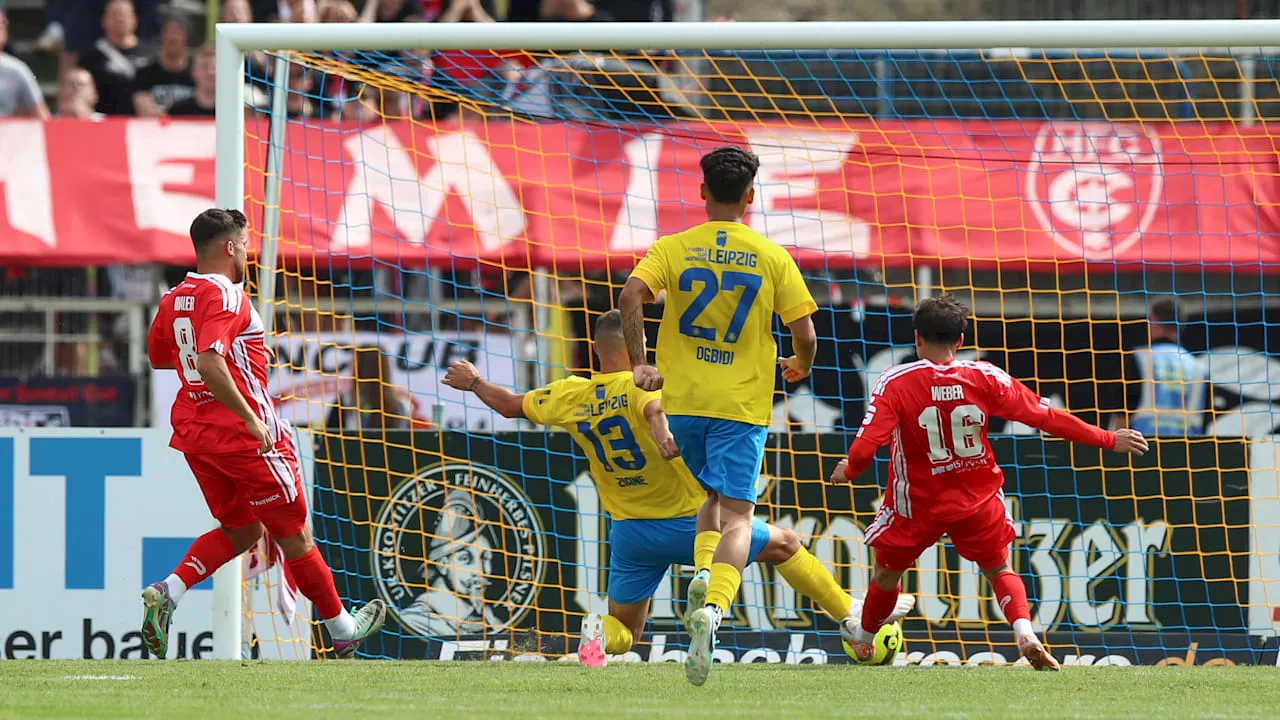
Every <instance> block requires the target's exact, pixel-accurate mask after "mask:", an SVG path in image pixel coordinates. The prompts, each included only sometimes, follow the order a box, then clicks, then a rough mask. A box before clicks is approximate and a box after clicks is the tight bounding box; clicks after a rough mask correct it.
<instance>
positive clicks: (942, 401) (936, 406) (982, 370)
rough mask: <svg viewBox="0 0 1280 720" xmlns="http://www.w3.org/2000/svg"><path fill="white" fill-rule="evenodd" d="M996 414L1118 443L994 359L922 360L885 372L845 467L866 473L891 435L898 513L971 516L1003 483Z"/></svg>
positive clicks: (892, 502)
mask: <svg viewBox="0 0 1280 720" xmlns="http://www.w3.org/2000/svg"><path fill="white" fill-rule="evenodd" d="M993 415H995V416H999V417H1002V418H1005V419H1006V420H1017V421H1019V422H1023V423H1026V424H1027V425H1030V426H1032V427H1038V428H1040V429H1042V430H1046V431H1048V432H1051V433H1053V434H1055V435H1058V436H1059V437H1063V438H1065V439H1067V440H1071V441H1073V442H1081V443H1086V444H1089V445H1094V446H1097V447H1103V448H1106V449H1112V448H1114V447H1115V433H1111V432H1107V431H1105V430H1102V429H1101V428H1097V427H1094V426H1092V425H1088V424H1086V423H1084V422H1083V421H1081V420H1079V419H1078V418H1076V417H1075V416H1073V415H1070V414H1068V413H1065V412H1062V411H1059V410H1055V409H1053V408H1051V407H1049V403H1048V401H1046V400H1042V399H1041V398H1040V397H1039V396H1038V395H1036V394H1035V393H1033V392H1032V391H1031V390H1030V388H1028V387H1027V386H1026V385H1023V384H1022V383H1020V382H1018V381H1017V380H1014V379H1013V378H1011V377H1009V375H1008V373H1006V372H1005V371H1003V370H1001V369H1000V368H998V367H996V366H995V365H992V364H991V363H987V362H968V361H954V362H951V363H950V364H947V365H939V364H937V363H934V362H931V361H929V360H917V361H916V362H913V363H907V364H905V365H898V366H895V367H892V368H890V369H888V370H886V371H885V372H884V374H882V375H881V376H880V381H879V382H878V383H877V384H876V386H875V388H874V389H873V390H872V392H871V402H870V404H869V405H868V407H867V414H866V416H865V417H864V418H863V420H862V427H860V428H859V429H858V435H857V438H856V439H855V440H854V443H853V446H852V447H851V448H850V450H849V468H848V470H847V471H846V475H847V476H848V477H849V478H850V479H852V478H854V477H857V476H858V475H860V474H862V472H863V471H865V470H866V468H867V466H869V465H870V462H871V456H872V455H874V454H875V451H876V449H877V448H879V447H880V446H881V445H884V444H885V443H886V442H889V441H891V440H892V447H891V448H890V461H889V489H888V491H887V492H886V493H885V502H886V503H887V504H888V505H889V507H890V508H892V509H893V511H894V513H896V514H898V515H901V516H902V517H907V518H917V519H920V520H927V521H932V522H943V523H945V522H949V521H951V520H958V519H960V518H964V517H967V516H968V515H969V514H971V513H973V512H974V511H975V510H977V509H978V508H979V507H981V505H982V503H984V502H985V501H986V500H988V499H989V498H990V497H992V496H993V495H995V494H996V493H997V492H999V491H1000V488H1001V487H1003V486H1004V473H1003V472H1002V471H1001V469H1000V466H999V465H998V464H996V459H995V455H994V454H993V453H992V451H991V444H990V443H989V442H987V428H988V425H989V421H990V418H991V417H992V416H993Z"/></svg>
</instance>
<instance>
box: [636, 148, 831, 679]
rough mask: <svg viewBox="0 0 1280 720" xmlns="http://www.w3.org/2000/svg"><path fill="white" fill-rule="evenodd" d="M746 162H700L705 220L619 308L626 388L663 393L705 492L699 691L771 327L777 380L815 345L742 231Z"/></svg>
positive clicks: (747, 501) (768, 391) (755, 426)
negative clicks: (650, 317) (654, 340)
mask: <svg viewBox="0 0 1280 720" xmlns="http://www.w3.org/2000/svg"><path fill="white" fill-rule="evenodd" d="M759 167H760V161H759V160H758V159H757V158H756V156H755V155H753V154H752V153H749V152H747V151H745V150H742V149H740V148H736V147H721V148H718V149H716V150H713V151H711V152H710V153H708V154H706V155H705V156H703V158H702V199H703V200H704V201H706V204H707V219H708V222H706V223H703V224H702V225H699V226H697V227H695V228H691V229H689V230H686V231H685V232H682V233H679V234H676V235H668V236H666V237H662V238H659V240H658V241H657V242H656V243H654V245H653V247H651V248H649V252H648V253H647V254H646V255H645V257H644V259H643V260H641V261H640V262H639V264H637V265H636V268H635V270H634V271H632V273H631V277H630V278H629V279H628V280H627V284H626V287H624V288H623V290H622V295H621V297H620V298H619V301H618V304H619V306H620V308H621V310H622V327H623V332H624V334H625V336H626V342H627V352H628V356H629V359H630V361H631V367H632V368H633V379H634V382H635V384H636V385H637V387H639V388H641V389H643V390H657V389H659V388H662V391H663V392H662V409H663V410H664V411H665V412H666V414H667V415H668V416H669V417H670V427H671V432H672V434H673V435H674V436H675V441H676V445H677V446H678V447H679V451H680V454H681V456H682V457H683V458H684V461H685V463H686V464H687V465H688V467H689V469H690V470H692V471H693V474H694V476H696V477H697V478H698V481H699V482H700V483H701V484H702V486H703V487H704V488H706V489H707V491H708V495H707V503H706V504H707V510H706V512H705V513H703V514H702V517H704V518H707V519H708V522H707V524H705V525H702V526H700V527H699V528H698V529H699V531H700V532H699V533H698V537H697V540H696V543H697V544H698V546H699V547H703V546H709V547H714V548H715V550H714V559H713V562H712V565H711V568H710V571H709V572H707V573H700V574H699V576H696V577H695V578H694V581H693V582H692V583H691V584H690V589H689V602H690V605H691V606H692V607H696V606H698V605H702V604H703V603H705V607H701V608H699V609H697V610H695V611H693V612H692V613H691V614H690V615H689V618H688V622H687V625H688V631H689V657H688V660H687V661H686V663H685V674H686V676H687V677H688V678H689V682H691V683H693V684H694V685H701V684H703V683H704V682H706V680H707V675H708V674H709V673H710V672H711V660H712V658H711V651H712V646H713V643H714V638H715V633H716V630H717V629H718V628H719V626H720V619H721V618H722V617H723V615H724V613H725V612H726V611H727V610H728V609H729V605H730V604H731V603H732V602H733V599H734V597H736V596H737V594H738V588H739V586H740V585H741V583H742V568H743V567H744V566H745V565H746V563H747V559H748V557H749V553H750V546H751V519H752V518H753V517H754V516H755V498H756V481H757V479H758V478H759V476H760V468H761V462H762V461H763V459H764V443H765V438H766V435H767V433H768V429H769V422H770V420H771V419H772V415H773V387H774V374H775V371H774V362H775V360H774V359H775V358H776V357H777V352H778V347H777V343H775V342H774V339H773V317H774V315H777V316H778V317H779V318H781V320H782V323H783V324H784V325H786V326H787V327H789V328H790V329H791V339H792V346H793V347H794V348H795V355H794V356H792V357H787V358H782V359H781V360H780V361H779V362H781V365H782V376H783V378H784V379H786V380H787V381H788V382H796V381H799V380H802V379H804V378H806V377H808V376H809V371H810V369H811V368H812V366H813V357H814V354H815V353H816V352H817V347H818V339H817V335H816V334H815V332H814V329H813V320H812V318H811V317H810V316H811V315H812V314H813V313H814V312H816V311H817V309H818V306H817V305H815V304H814V302H813V297H812V296H811V295H810V294H809V290H808V288H807V287H805V284H804V279H803V278H802V277H801V276H800V269H799V268H798V267H796V263H795V260H793V259H792V258H791V256H790V255H789V254H787V251H786V250H783V249H782V248H781V247H779V246H777V245H774V244H773V243H772V242H770V241H769V240H768V239H767V238H765V237H763V236H762V235H760V234H759V233H756V232H754V231H752V230H751V228H749V227H747V226H746V225H744V224H743V222H742V221H743V219H744V218H745V217H746V214H747V208H748V207H750V205H751V202H752V201H753V200H754V199H755V188H754V187H752V186H753V184H754V182H755V177H756V171H757V170H758V169H759ZM663 291H665V292H666V305H665V307H664V309H663V313H662V322H661V324H660V325H659V327H658V352H657V355H658V363H657V364H658V366H657V368H653V367H650V366H649V365H648V364H647V363H646V360H645V338H644V318H643V315H642V313H641V305H642V304H643V303H645V302H653V301H655V300H656V296H657V294H658V293H659V292H663Z"/></svg>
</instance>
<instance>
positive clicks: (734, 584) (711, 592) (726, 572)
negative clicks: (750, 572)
mask: <svg viewBox="0 0 1280 720" xmlns="http://www.w3.org/2000/svg"><path fill="white" fill-rule="evenodd" d="M741 585H742V573H740V572H738V569H737V568H735V567H734V566H732V565H730V564H729V563H712V564H711V582H709V583H707V604H708V605H715V606H717V607H719V608H720V610H721V611H722V612H725V613H726V614H727V613H728V611H729V606H730V605H731V604H733V599H734V598H735V597H737V596H738V587H739V586H741Z"/></svg>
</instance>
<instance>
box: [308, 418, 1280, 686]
mask: <svg viewBox="0 0 1280 720" xmlns="http://www.w3.org/2000/svg"><path fill="white" fill-rule="evenodd" d="M318 442H319V446H318V447H317V449H316V470H315V479H316V484H317V487H316V494H315V497H316V503H315V518H314V520H315V532H316V537H317V541H318V542H319V543H320V544H321V546H322V548H323V549H324V551H325V554H326V557H328V558H329V560H330V562H331V563H332V564H333V566H334V569H335V573H336V575H337V577H338V578H339V589H340V591H341V592H342V593H343V594H344V595H345V596H346V598H347V599H348V600H350V601H353V602H354V601H367V600H370V599H372V598H374V597H380V598H382V599H384V600H385V601H386V602H387V603H388V605H389V607H390V608H391V612H390V615H389V620H388V624H387V629H386V630H385V631H384V632H383V633H382V634H381V636H380V637H379V638H378V640H377V641H375V642H374V643H373V644H372V645H371V646H369V648H368V651H369V652H370V653H371V654H373V655H381V656H386V657H393V658H443V659H450V658H458V659H461V658H486V659H501V658H509V657H515V656H527V657H529V658H533V657H539V658H545V659H556V658H557V657H565V656H568V655H569V654H570V653H572V652H573V651H574V650H576V646H577V633H578V625H579V623H580V621H581V618H582V617H583V615H584V614H585V613H587V612H601V613H603V612H606V610H607V600H606V588H607V583H608V577H607V575H608V573H607V567H608V544H607V538H608V522H607V520H606V518H605V517H604V515H603V513H602V511H601V509H600V504H599V501H598V496H597V493H596V490H595V486H594V484H593V483H592V481H591V479H590V477H589V476H588V475H587V474H586V470H587V463H586V461H585V458H584V457H582V456H581V455H580V453H578V452H577V451H576V450H575V449H574V448H573V447H572V445H571V441H570V438H569V437H568V436H567V435H565V434H563V433H523V434H515V433H502V434H498V435H483V436H481V435H466V434H459V433H434V432H420V433H415V434H411V433H388V434H387V435H386V436H385V437H384V436H383V435H381V434H377V435H367V436H365V437H363V438H361V437H358V436H347V437H341V436H336V435H335V436H328V437H325V438H319V439H318ZM993 446H994V449H995V452H996V456H997V459H998V460H999V462H1000V463H1001V465H1002V466H1004V467H1005V468H1006V469H1007V483H1006V488H1005V490H1006V493H1007V496H1008V502H1009V505H1010V511H1011V515H1012V517H1013V519H1014V521H1015V524H1016V526H1017V529H1018V538H1017V540H1015V542H1014V548H1013V550H1014V552H1013V559H1012V562H1013V564H1014V566H1015V568H1016V569H1017V570H1018V571H1019V572H1020V573H1021V574H1022V575H1023V577H1024V578H1025V580H1026V582H1027V583H1028V588H1029V591H1030V593H1029V594H1030V599H1031V603H1032V612H1033V622H1035V623H1036V624H1037V626H1038V627H1041V628H1043V629H1044V631H1045V632H1046V633H1047V634H1048V638H1049V640H1050V642H1051V644H1053V645H1054V646H1055V648H1056V651H1057V652H1058V654H1059V655H1060V656H1065V657H1067V658H1068V662H1074V664H1154V663H1157V662H1160V661H1161V660H1166V659H1168V662H1178V663H1182V664H1185V663H1188V662H1191V663H1193V664H1206V663H1209V662H1217V663H1222V662H1228V661H1229V662H1232V663H1247V664H1252V663H1259V662H1275V652H1274V650H1275V649H1274V648H1273V647H1271V644H1273V643H1271V644H1257V643H1258V642H1260V641H1255V640H1251V639H1250V638H1251V636H1250V634H1249V632H1248V631H1249V618H1248V616H1247V613H1246V610H1247V608H1248V606H1249V605H1250V603H1251V599H1250V562H1251V559H1250V552H1251V547H1250V529H1249V528H1250V522H1251V516H1250V478H1249V474H1248V463H1247V458H1246V454H1247V453H1246V450H1247V447H1246V445H1245V443H1244V442H1243V441H1238V440H1211V439H1203V440H1197V441H1191V442H1185V441H1160V442H1158V443H1156V444H1155V449H1154V451H1153V452H1152V453H1150V454H1148V455H1147V456H1146V457H1143V458H1137V459H1132V460H1131V459H1130V458H1128V457H1127V456H1120V455H1116V454H1112V453H1100V452H1099V451H1097V450H1092V449H1081V448H1072V447H1071V446H1069V445H1068V444H1067V443H1065V442H1061V441H1055V440H1043V439H1041V438H1040V437H999V438H994V439H993ZM846 448H847V438H846V436H844V435H843V434H826V435H813V434H808V435H800V434H793V435H791V436H790V437H789V438H788V436H786V435H782V434H777V435H773V436H772V437H771V438H770V443H769V447H768V449H767V451H766V460H765V470H764V474H763V475H762V477H761V481H760V497H759V505H758V514H759V515H760V516H761V517H763V518H765V519H767V520H769V521H770V522H772V523H774V524H776V525H779V526H781V527H786V528H791V529H794V530H795V531H796V532H797V533H798V534H799V535H800V537H801V540H802V542H803V543H804V545H805V546H806V547H807V548H808V549H809V550H810V552H812V553H813V554H814V555H815V556H816V557H818V559H819V560H821V561H822V562H823V563H824V564H826V565H827V566H828V567H829V568H831V569H832V570H833V571H834V574H835V576H836V579H837V581H838V582H839V583H841V584H842V585H843V586H844V587H846V588H848V589H849V590H850V592H851V593H853V594H854V596H855V597H861V595H862V593H863V592H864V590H865V587H866V582H867V572H868V566H869V562H868V561H869V559H870V558H869V556H868V553H869V551H868V549H867V548H866V547H865V546H864V545H863V543H862V533H863V531H864V530H865V529H866V527H867V525H868V524H869V523H870V521H871V519H872V516H873V515H874V513H875V511H876V509H877V507H878V504H879V501H880V497H881V491H880V488H881V487H883V485H884V483H885V481H886V479H887V463H886V462H885V461H884V460H883V459H881V460H879V461H878V462H877V464H876V466H875V468H874V470H873V474H874V478H875V483H876V484H871V477H872V474H869V475H868V476H866V477H864V478H863V480H862V484H858V485H855V486H853V487H852V489H850V488H849V487H841V486H832V485H829V484H827V483H826V482H825V478H826V477H827V476H828V474H829V473H830V471H831V469H832V467H833V466H834V464H835V462H836V460H837V459H838V458H839V457H841V456H842V455H843V454H844V452H845V450H846ZM690 542H692V538H691V539H690ZM673 570H674V572H673V573H672V575H671V576H670V577H669V579H668V581H666V582H664V583H663V584H661V585H660V586H659V588H658V591H657V593H656V594H655V596H654V597H653V600H652V603H651V607H650V622H649V625H648V627H647V628H646V638H645V639H644V641H642V642H641V643H639V644H638V645H637V646H636V648H635V649H634V650H633V654H634V655H635V657H634V658H632V659H635V660H643V661H655V660H678V659H680V658H681V657H683V656H682V655H678V653H681V652H683V649H684V647H685V643H686V638H685V637H684V636H683V635H682V634H681V631H680V622H679V620H678V619H679V618H680V617H682V615H683V613H684V609H685V608H684V602H683V597H684V595H685V584H686V582H687V580H688V577H689V572H690V571H689V569H688V568H674V569H673ZM743 579H744V582H743V588H742V592H741V594H740V595H739V597H738V598H737V601H736V603H735V605H734V609H733V617H732V619H731V624H726V626H725V628H724V630H722V632H721V635H720V650H718V651H717V652H718V653H720V655H721V656H722V657H721V659H722V660H724V661H733V662H828V661H830V662H843V661H845V660H846V659H847V658H845V657H844V654H843V652H842V651H841V649H840V640H839V634H838V631H837V627H836V625H835V623H834V622H832V621H831V620H830V619H828V618H826V617H825V616H824V615H822V614H821V613H820V612H817V611H816V610H815V609H814V607H813V606H812V604H811V603H810V602H809V601H808V600H807V599H805V598H803V597H799V596H797V594H796V593H795V592H794V591H793V590H792V589H791V588H790V587H789V586H787V585H786V583H785V582H783V581H782V580H781V579H779V578H778V576H777V575H776V573H775V572H774V570H773V569H772V568H768V567H764V566H761V565H758V564H757V565H753V566H750V567H748V568H747V570H746V571H745V572H744V576H743ZM904 590H905V591H907V592H912V593H915V594H916V595H917V597H918V603H917V607H916V610H915V612H914V613H913V614H912V616H911V617H910V618H909V619H908V621H907V622H906V624H905V630H906V634H907V638H908V647H907V652H905V653H903V654H902V655H900V657H899V662H934V661H939V662H947V663H952V662H954V663H956V664H964V663H971V662H1000V659H999V658H1002V659H1003V660H1005V661H1010V662H1011V661H1013V660H1015V659H1016V657H1017V655H1016V652H1015V650H1014V648H1013V645H1012V642H1011V641H1012V633H1011V632H1010V631H1009V630H1008V628H1007V626H1006V625H1005V624H1004V621H1003V618H1002V615H1001V614H1000V612H999V610H998V608H996V607H995V605H994V602H993V599H992V598H991V596H990V591H989V589H988V588H987V586H986V583H985V581H984V580H982V579H981V576H980V575H979V574H978V573H977V572H976V568H975V567H973V566H972V564H971V563H967V562H963V561H961V559H960V558H959V557H958V556H957V555H956V553H955V551H954V549H953V548H952V547H950V546H949V545H946V544H940V545H938V546H937V547H936V548H935V549H934V550H931V551H929V552H926V553H925V555H924V556H923V557H922V558H921V559H920V562H919V565H918V568H917V570H916V571H912V572H909V573H908V574H907V576H906V578H905V588H904ZM1255 602H1257V601H1255ZM672 653H677V654H676V655H673V654H672ZM997 656H999V658H997ZM1071 658H1074V660H1072V659H1071ZM1188 658H1190V660H1188ZM1268 658H1269V660H1268Z"/></svg>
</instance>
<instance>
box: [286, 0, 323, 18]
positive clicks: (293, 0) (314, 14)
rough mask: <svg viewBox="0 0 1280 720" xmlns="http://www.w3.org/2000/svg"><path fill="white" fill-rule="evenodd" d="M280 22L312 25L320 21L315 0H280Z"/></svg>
mask: <svg viewBox="0 0 1280 720" xmlns="http://www.w3.org/2000/svg"><path fill="white" fill-rule="evenodd" d="M279 17H280V22H294V23H313V22H316V21H317V20H319V19H320V11H319V8H318V7H316V0H281V2H280V16H279Z"/></svg>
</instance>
